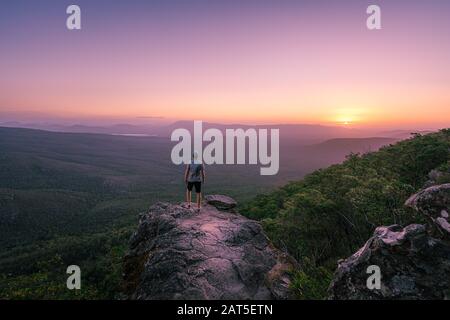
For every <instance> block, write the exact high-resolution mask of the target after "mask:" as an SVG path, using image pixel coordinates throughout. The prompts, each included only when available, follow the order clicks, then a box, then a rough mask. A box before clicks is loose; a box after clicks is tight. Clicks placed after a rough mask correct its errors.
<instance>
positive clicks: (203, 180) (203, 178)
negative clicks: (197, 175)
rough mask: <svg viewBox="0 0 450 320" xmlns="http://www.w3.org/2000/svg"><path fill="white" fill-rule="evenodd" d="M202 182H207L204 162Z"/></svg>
mask: <svg viewBox="0 0 450 320" xmlns="http://www.w3.org/2000/svg"><path fill="white" fill-rule="evenodd" d="M202 182H203V183H205V166H204V165H203V164H202Z"/></svg>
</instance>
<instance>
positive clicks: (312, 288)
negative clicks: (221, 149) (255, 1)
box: [241, 130, 450, 299]
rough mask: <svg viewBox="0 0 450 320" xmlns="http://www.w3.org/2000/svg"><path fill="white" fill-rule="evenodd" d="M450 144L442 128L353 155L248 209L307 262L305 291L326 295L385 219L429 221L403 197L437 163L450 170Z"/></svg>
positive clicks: (300, 285)
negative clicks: (341, 265)
mask: <svg viewBox="0 0 450 320" xmlns="http://www.w3.org/2000/svg"><path fill="white" fill-rule="evenodd" d="M449 150H450V130H441V131H440V132H439V133H434V134H429V135H424V136H422V135H415V136H414V137H413V138H411V139H408V140H405V141H402V142H399V143H397V144H395V145H391V146H387V147H384V148H382V149H380V150H379V151H378V152H372V153H367V154H362V155H360V154H350V155H349V156H348V157H347V159H346V161H344V162H343V163H342V164H339V165H333V166H331V167H328V168H326V169H321V170H317V171H315V172H314V173H312V174H309V175H307V176H306V177H305V178H304V179H303V180H301V181H297V182H291V183H289V184H287V185H286V186H284V187H282V188H280V189H279V190H276V191H274V192H272V193H270V194H266V195H259V196H257V197H256V198H255V199H254V200H253V201H251V202H249V203H248V204H247V205H246V206H245V208H244V209H243V210H241V211H242V212H244V214H246V215H247V216H248V217H251V218H254V219H259V220H261V221H262V223H263V225H264V227H265V229H266V231H267V232H268V234H269V237H270V238H271V239H272V240H273V241H274V242H275V244H276V245H278V246H279V247H281V248H284V249H286V250H287V251H288V252H289V253H291V254H292V255H294V256H295V257H296V258H297V259H298V261H299V262H300V264H301V265H302V271H301V272H300V273H299V274H298V275H297V277H296V281H295V282H294V284H293V287H294V290H295V291H296V292H297V294H298V297H299V298H301V299H305V298H323V297H324V296H325V294H326V288H327V286H328V284H329V279H330V276H329V275H330V273H331V272H333V270H334V269H335V268H336V262H337V261H338V259H341V258H345V257H348V256H349V255H351V254H352V253H353V252H355V251H356V250H357V249H358V248H359V247H361V246H362V245H363V244H364V242H365V241H366V240H367V239H368V238H369V237H370V236H371V235H372V233H373V231H374V229H375V228H376V227H377V226H380V225H391V224H400V225H406V224H409V223H412V222H415V223H417V222H420V221H422V219H423V218H422V217H421V216H417V215H416V214H415V213H414V212H413V211H412V210H410V209H408V208H406V207H404V206H403V204H404V202H405V200H406V199H407V198H408V197H409V196H410V195H411V194H412V193H414V192H415V191H416V190H418V189H420V188H421V187H422V186H423V185H424V183H425V182H426V181H427V179H428V176H427V174H428V173H429V172H430V171H431V170H433V169H435V168H438V169H440V170H448V168H449V160H450V152H449ZM444 178H445V175H441V176H440V179H441V181H439V182H441V183H442V182H444V180H443V179H444Z"/></svg>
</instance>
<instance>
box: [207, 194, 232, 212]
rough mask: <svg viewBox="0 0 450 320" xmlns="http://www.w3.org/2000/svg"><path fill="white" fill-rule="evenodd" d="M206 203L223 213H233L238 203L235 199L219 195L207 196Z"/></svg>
mask: <svg viewBox="0 0 450 320" xmlns="http://www.w3.org/2000/svg"><path fill="white" fill-rule="evenodd" d="M205 201H206V203H208V204H210V205H212V206H214V207H216V208H217V209H219V210H223V211H231V210H233V209H234V208H236V206H237V202H236V201H235V200H234V199H233V198H230V197H228V196H224V195H218V194H214V195H207V196H206V197H205Z"/></svg>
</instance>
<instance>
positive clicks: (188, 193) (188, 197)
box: [186, 182, 192, 208]
mask: <svg viewBox="0 0 450 320" xmlns="http://www.w3.org/2000/svg"><path fill="white" fill-rule="evenodd" d="M186 202H187V203H188V207H189V208H190V207H191V202H192V183H190V182H188V184H187V190H186Z"/></svg>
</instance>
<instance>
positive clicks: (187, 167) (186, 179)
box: [184, 165, 189, 183]
mask: <svg viewBox="0 0 450 320" xmlns="http://www.w3.org/2000/svg"><path fill="white" fill-rule="evenodd" d="M188 176H189V165H186V170H184V183H187V181H188Z"/></svg>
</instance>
